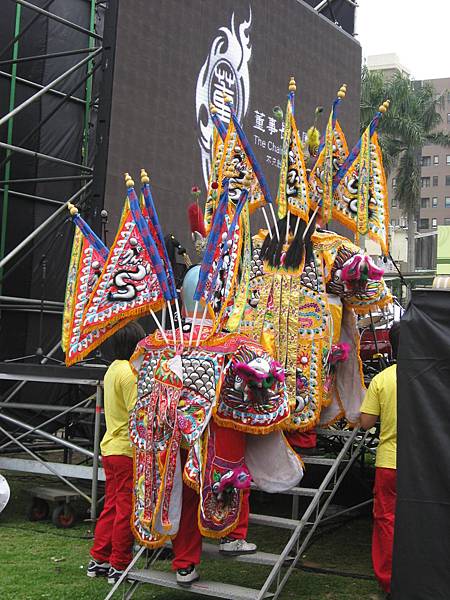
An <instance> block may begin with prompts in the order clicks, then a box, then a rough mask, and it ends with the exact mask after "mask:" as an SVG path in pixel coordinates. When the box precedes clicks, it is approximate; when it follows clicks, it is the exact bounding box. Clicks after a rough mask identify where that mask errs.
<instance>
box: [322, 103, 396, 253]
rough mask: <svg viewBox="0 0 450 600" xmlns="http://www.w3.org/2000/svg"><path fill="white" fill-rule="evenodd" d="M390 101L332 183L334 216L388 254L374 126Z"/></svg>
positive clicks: (385, 201)
mask: <svg viewBox="0 0 450 600" xmlns="http://www.w3.org/2000/svg"><path fill="white" fill-rule="evenodd" d="M388 106H389V102H388V101H386V102H385V103H383V104H382V105H381V106H380V108H379V111H378V112H377V114H376V115H375V117H374V118H373V119H372V122H371V123H370V125H369V126H368V127H367V128H366V129H365V131H364V132H363V134H362V135H361V138H360V140H359V142H358V143H357V144H356V145H355V147H354V148H353V150H352V151H351V153H350V154H349V156H348V157H347V159H346V161H345V162H344V164H343V165H342V166H341V168H340V169H339V171H338V172H337V174H336V175H335V177H334V180H333V189H334V195H333V215H334V214H336V215H337V216H336V218H337V219H338V220H340V221H341V222H342V223H343V224H344V225H346V226H347V227H348V228H349V229H351V230H352V231H354V232H355V235H356V240H358V237H359V236H360V235H366V234H367V235H368V236H369V237H370V238H372V239H373V240H374V241H375V242H377V243H378V244H380V247H381V250H382V252H383V253H384V254H386V253H387V252H388V249H389V241H388V223H389V208H388V207H389V205H388V191H387V185H386V179H385V175H384V169H383V161H382V157H381V149H380V146H379V142H378V135H377V133H376V127H377V125H378V122H379V119H380V117H381V115H382V114H383V113H384V112H386V110H387V108H388Z"/></svg>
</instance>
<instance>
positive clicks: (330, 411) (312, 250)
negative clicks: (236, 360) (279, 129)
mask: <svg viewBox="0 0 450 600" xmlns="http://www.w3.org/2000/svg"><path fill="white" fill-rule="evenodd" d="M294 91H295V82H294V81H293V80H292V79H291V82H290V85H289V95H288V105H287V110H286V116H285V128H284V131H285V139H284V144H283V161H282V167H281V172H280V184H279V189H278V216H279V221H278V225H277V231H278V232H279V235H278V236H274V235H271V234H270V232H269V234H266V233H265V232H260V233H259V234H258V235H256V236H254V238H253V242H254V248H253V263H252V269H251V281H250V292H251V294H250V297H249V299H248V304H247V309H246V312H245V318H244V323H243V327H242V328H241V331H245V332H247V333H248V334H249V335H251V337H252V338H253V339H254V340H255V341H258V342H260V343H262V344H263V345H264V347H265V348H266V349H267V350H268V351H269V352H270V353H271V355H272V356H274V357H275V358H276V359H277V360H278V361H279V363H280V364H281V365H282V366H283V368H285V370H286V386H287V394H288V400H289V405H290V409H291V416H290V419H289V421H288V422H287V423H285V424H284V427H285V428H286V429H287V430H289V431H291V432H306V431H309V430H311V429H312V428H314V427H315V426H316V425H318V424H319V423H320V424H321V425H323V426H326V425H329V424H331V423H333V422H335V421H337V420H338V419H340V418H343V417H345V418H346V419H347V421H348V422H349V423H350V424H352V423H355V422H356V421H357V420H358V417H359V407H360V403H361V401H362V398H363V396H364V392H365V386H364V381H363V377H362V367H361V360H360V357H359V335H358V330H357V327H356V317H355V315H356V314H364V313H368V312H369V311H371V310H373V309H375V308H382V307H383V306H385V305H386V304H387V303H389V302H391V296H390V293H389V291H388V289H387V287H386V286H385V284H384V282H383V280H382V274H383V270H382V269H379V268H378V267H376V266H375V264H374V263H373V261H372V260H371V258H370V257H369V256H367V255H365V253H364V252H363V251H362V250H361V249H360V248H359V247H358V246H356V245H355V244H353V243H352V242H350V240H348V239H347V238H345V237H342V236H340V235H337V234H336V233H333V232H331V231H327V230H323V229H319V228H316V220H317V215H318V212H319V210H320V209H322V210H321V218H322V221H323V222H324V223H327V222H328V220H329V219H330V218H331V217H332V216H333V217H334V218H336V219H338V220H340V221H341V222H343V217H342V215H343V214H344V212H345V211H346V212H345V224H346V225H349V223H350V224H352V228H353V229H354V231H355V232H356V233H357V234H358V232H359V233H361V234H366V233H368V234H369V235H372V236H373V237H375V239H377V241H381V242H382V247H386V246H385V240H384V238H383V235H384V233H385V229H384V224H385V223H384V221H385V216H386V213H385V207H386V197H385V195H386V190H385V187H383V186H381V184H380V183H379V182H380V181H381V179H382V178H383V177H384V174H383V171H382V164H381V160H380V156H381V153H380V152H379V151H378V150H379V148H378V145H377V144H378V142H377V138H376V134H375V133H374V130H375V125H376V123H377V122H378V119H379V118H380V117H381V115H382V113H383V112H385V111H386V108H387V106H388V103H385V104H384V105H383V106H382V107H380V109H379V112H378V113H377V115H376V117H375V119H374V120H373V121H372V123H371V125H370V126H369V128H368V129H367V130H366V132H365V133H364V134H363V137H362V142H361V140H360V142H359V145H357V146H356V147H355V148H354V149H353V150H352V152H351V153H350V155H349V157H347V159H346V162H347V165H346V168H347V169H349V168H356V166H357V167H358V169H359V171H358V172H362V168H364V169H366V172H367V175H368V176H367V177H366V178H364V180H363V178H362V177H359V183H358V178H356V181H357V184H356V186H357V189H356V192H355V193H356V196H357V199H356V200H355V202H356V203H357V210H355V215H356V214H357V216H358V219H356V217H355V219H353V220H352V218H351V214H350V212H349V211H348V210H347V209H344V208H343V206H342V204H343V203H342V199H341V196H342V194H341V195H340V194H339V188H338V189H337V191H335V190H336V188H337V187H338V185H339V183H340V182H341V181H342V180H343V179H345V178H346V177H348V174H347V171H346V170H345V169H344V168H343V167H342V164H343V163H344V162H345V161H344V159H345V157H344V154H343V150H344V149H345V151H346V143H345V138H344V137H343V133H342V130H341V129H340V127H339V125H338V123H337V121H336V107H337V105H338V104H339V102H340V101H341V100H342V99H343V98H344V97H345V93H346V86H345V85H344V86H342V87H341V88H340V90H339V92H338V94H337V98H336V100H335V101H334V103H333V108H332V111H331V114H330V118H329V121H328V125H327V131H326V135H325V139H324V142H323V143H322V144H321V146H320V147H319V149H318V151H317V155H318V157H317V161H316V165H317V163H319V166H318V167H317V168H313V169H312V171H311V172H310V173H309V179H311V178H312V179H314V178H315V184H314V186H311V185H310V183H311V182H310V181H308V180H305V179H307V178H308V176H307V175H306V176H305V171H306V169H305V162H304V158H303V153H302V151H303V147H302V145H301V143H300V142H299V139H298V132H297V129H296V124H295V120H294V116H293V115H294V104H293V92H294ZM374 124H375V125H374ZM364 140H365V141H364ZM361 146H362V148H361ZM358 161H359V162H358ZM319 173H320V179H317V178H318V177H319ZM346 174H347V175H346ZM311 189H313V190H314V194H313V196H312V197H311ZM313 208H315V210H314V211H313ZM356 220H357V224H356V223H355V221H356ZM360 223H361V224H362V223H364V226H365V229H361V230H360V229H359V224H360ZM353 225H354V227H353ZM299 445H301V444H299Z"/></svg>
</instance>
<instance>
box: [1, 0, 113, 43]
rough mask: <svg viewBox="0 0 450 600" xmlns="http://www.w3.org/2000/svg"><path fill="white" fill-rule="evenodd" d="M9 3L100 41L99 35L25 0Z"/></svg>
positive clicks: (14, 0) (15, 0) (13, 0)
mask: <svg viewBox="0 0 450 600" xmlns="http://www.w3.org/2000/svg"><path fill="white" fill-rule="evenodd" d="M11 1H12V2H16V3H17V4H21V5H22V6H25V7H26V8H30V9H31V10H34V11H36V12H38V13H40V14H41V15H45V16H46V17H48V18H49V19H53V21H58V23H62V24H63V25H67V27H71V28H72V29H75V30H76V31H81V33H86V34H87V35H90V36H92V37H94V38H95V39H97V40H101V39H102V36H101V35H98V34H97V33H93V32H92V31H89V29H85V28H84V27H81V25H77V24H76V23H72V21H68V20H67V19H64V18H63V17H60V16H58V15H55V14H53V13H51V12H48V10H44V9H43V8H40V7H39V6H36V5H35V4H32V3H31V2H27V1H26V0H11Z"/></svg>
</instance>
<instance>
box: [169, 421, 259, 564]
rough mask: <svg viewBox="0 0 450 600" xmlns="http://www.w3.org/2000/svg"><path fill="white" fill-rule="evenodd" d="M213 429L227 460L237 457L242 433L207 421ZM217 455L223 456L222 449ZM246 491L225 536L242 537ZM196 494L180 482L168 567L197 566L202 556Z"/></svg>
mask: <svg viewBox="0 0 450 600" xmlns="http://www.w3.org/2000/svg"><path fill="white" fill-rule="evenodd" d="M211 427H213V428H214V429H215V433H216V440H217V441H218V443H219V444H220V445H221V446H222V448H223V447H224V446H225V447H226V449H227V453H228V457H227V458H230V460H236V459H239V458H241V457H242V456H243V455H244V453H245V434H244V433H242V432H240V431H235V430H234V429H225V428H224V427H219V426H217V425H216V424H215V423H211ZM221 456H224V452H223V450H222V452H221ZM185 461H186V452H185V451H184V450H182V456H181V462H182V465H183V464H184V462H185ZM249 497H250V490H249V489H247V490H244V491H243V497H242V507H241V513H240V515H239V523H238V526H237V527H236V529H235V530H234V531H233V532H232V533H230V534H229V535H228V537H229V538H232V539H235V540H238V539H242V540H245V538H246V536H247V529H248V516H249V513H250V507H249ZM198 503H199V495H198V494H197V493H196V492H195V491H194V490H193V489H192V488H190V487H189V486H187V485H186V484H185V483H184V482H183V497H182V510H181V519H180V525H179V529H178V533H177V535H176V537H175V538H174V539H173V540H172V548H173V553H174V559H173V561H172V568H173V569H174V570H175V571H176V570H177V569H185V568H187V567H189V566H190V565H198V564H199V563H200V559H201V555H202V535H201V533H200V531H199V528H198Z"/></svg>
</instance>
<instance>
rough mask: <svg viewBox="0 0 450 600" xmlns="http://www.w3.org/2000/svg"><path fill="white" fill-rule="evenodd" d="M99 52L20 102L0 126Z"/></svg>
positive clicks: (0, 122) (98, 51)
mask: <svg viewBox="0 0 450 600" xmlns="http://www.w3.org/2000/svg"><path fill="white" fill-rule="evenodd" d="M16 1H17V2H18V1H19V0H16ZM23 1H24V0H21V2H23ZM27 4H28V3H27ZM101 51H102V47H101V46H100V48H97V49H96V50H94V51H93V52H92V53H91V54H89V56H86V57H85V58H83V59H82V60H80V61H79V62H77V63H76V64H75V65H73V67H70V69H67V71H64V73H61V75H58V77H56V79H53V81H50V83H47V85H44V87H43V88H42V89H41V90H39V91H38V92H36V94H34V95H33V96H30V98H27V99H26V100H25V101H24V102H22V104H19V106H16V108H14V109H13V110H11V111H10V112H9V113H8V114H6V115H5V116H4V117H2V118H1V119H0V126H1V125H3V124H4V123H6V122H7V121H9V119H11V118H12V117H14V115H17V114H18V113H19V112H21V111H22V110H23V109H24V108H26V107H27V106H29V105H30V104H32V103H33V102H35V101H36V100H37V99H38V98H40V97H41V96H43V95H44V94H45V93H46V92H48V91H49V90H50V89H51V88H52V87H54V86H55V85H57V84H58V83H59V82H60V81H63V80H64V79H66V77H68V76H69V75H71V74H72V73H73V72H74V71H76V70H77V69H79V68H80V67H82V66H83V65H85V64H86V63H88V62H89V61H91V60H92V59H93V58H94V57H95V56H97V55H98V54H100V52H101Z"/></svg>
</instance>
